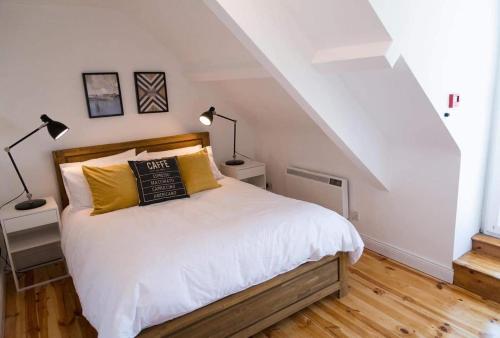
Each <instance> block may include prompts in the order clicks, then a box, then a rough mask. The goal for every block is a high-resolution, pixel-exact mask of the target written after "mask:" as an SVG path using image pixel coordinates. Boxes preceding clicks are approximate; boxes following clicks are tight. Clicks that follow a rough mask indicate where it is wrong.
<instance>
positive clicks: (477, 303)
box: [5, 252, 500, 338]
mask: <svg viewBox="0 0 500 338" xmlns="http://www.w3.org/2000/svg"><path fill="white" fill-rule="evenodd" d="M349 281H350V282H349V284H350V286H349V288H350V290H349V294H348V295H347V296H346V297H344V298H342V299H341V300H338V299H336V298H335V297H334V296H331V297H327V298H325V299H323V300H322V301H320V302H318V303H316V304H313V305H312V306H310V307H308V308H306V309H305V310H303V311H301V312H299V313H298V314H296V315H293V316H291V317H290V318H287V319H285V320H283V321H281V322H279V323H278V324H276V325H275V326H273V327H271V328H269V329H267V330H264V331H263V332H261V333H259V334H258V335H256V336H255V337H256V338H281V337H297V338H300V337H315V338H316V337H405V336H421V337H500V304H498V303H495V302H492V301H488V300H484V299H482V298H480V297H478V296H476V295H474V294H472V293H470V292H468V291H465V290H463V289H461V288H459V287H456V286H453V285H449V284H446V283H443V282H439V281H437V280H435V279H433V278H430V277H428V276H425V275H422V274H420V273H417V272H415V271H413V270H411V269H410V268H408V267H405V266H402V265H400V264H398V263H395V262H393V261H391V260H389V259H386V258H384V257H382V256H379V255H377V254H374V253H371V252H366V253H365V254H364V255H363V257H362V258H361V260H360V261H359V262H358V263H357V264H356V265H355V266H354V267H351V268H350V279H349ZM499 292H500V291H499ZM5 337H7V338H10V337H43V338H44V337H50V338H58V337H96V332H95V330H94V329H93V328H92V327H91V326H90V324H88V323H87V321H86V320H85V318H84V317H83V316H82V314H81V307H80V305H79V301H78V297H77V295H76V293H75V290H74V287H73V284H72V282H71V279H66V280H63V281H58V282H55V283H53V284H50V285H48V286H46V287H40V288H38V289H36V290H28V291H26V292H24V293H21V294H17V293H16V292H15V289H14V285H13V282H12V281H10V278H9V282H8V283H7V302H6V320H5Z"/></svg>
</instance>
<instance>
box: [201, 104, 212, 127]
mask: <svg viewBox="0 0 500 338" xmlns="http://www.w3.org/2000/svg"><path fill="white" fill-rule="evenodd" d="M214 114H215V108H214V107H210V109H209V110H207V111H206V112H204V113H203V114H201V115H200V122H201V123H203V124H204V125H206V126H210V125H211V124H212V122H213V120H214Z"/></svg>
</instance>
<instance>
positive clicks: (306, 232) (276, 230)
mask: <svg viewBox="0 0 500 338" xmlns="http://www.w3.org/2000/svg"><path fill="white" fill-rule="evenodd" d="M219 182H220V183H221V185H222V186H221V187H220V188H217V189H213V190H208V191H204V192H201V193H198V194H195V195H193V196H191V197H190V198H188V199H182V200H173V201H168V202H164V203H160V204H154V205H149V206H146V207H133V208H128V209H123V210H118V211H114V212H111V213H107V214H103V215H97V216H90V211H91V210H90V209H73V208H71V207H67V208H66V209H65V210H64V212H63V217H62V222H63V227H62V247H63V251H64V254H65V257H66V260H67V264H68V269H69V272H70V274H71V276H72V277H73V282H74V284H75V288H76V291H77V293H78V296H79V298H80V302H81V304H82V310H83V314H84V316H85V317H86V318H87V319H88V320H89V322H90V323H91V324H92V325H93V326H94V327H95V328H96V330H97V331H98V333H99V336H100V337H106V338H107V337H117V338H118V337H124V338H125V337H127V338H129V337H134V336H136V335H137V334H138V333H139V332H140V331H141V330H142V329H144V328H146V327H149V326H153V325H156V324H160V323H163V322H165V321H167V320H170V319H173V318H176V317H178V316H182V315H184V314H186V313H189V312H191V311H194V310H196V309H198V308H201V307H203V306H205V305H207V304H210V303H212V302H215V301H217V300H219V299H221V298H224V297H226V296H228V295H231V294H233V293H236V292H239V291H242V290H244V289H247V288H249V287H251V286H253V285H256V284H259V283H262V282H264V281H267V280H269V279H271V278H273V277H275V276H277V275H279V274H282V273H285V272H288V271H290V270H292V269H294V268H296V267H297V266H299V265H301V264H303V263H305V262H308V261H316V260H320V259H321V258H323V257H324V256H327V255H333V254H335V253H337V252H338V251H345V252H349V257H350V261H351V262H355V261H356V260H357V259H358V258H359V257H360V255H361V253H362V250H363V242H362V240H361V238H360V236H359V234H358V232H357V231H356V229H355V228H354V226H353V225H352V224H351V223H350V222H349V221H347V220H346V219H345V218H343V217H342V216H340V215H338V214H337V213H335V212H333V211H331V210H328V209H326V208H323V207H321V206H318V205H315V204H312V203H307V202H303V201H298V200H294V199H291V198H287V197H283V196H280V195H277V194H273V193H270V192H267V191H265V190H263V189H260V188H257V187H254V186H252V185H249V184H247V183H243V182H240V181H237V180H235V179H232V178H224V179H222V180H220V181H219Z"/></svg>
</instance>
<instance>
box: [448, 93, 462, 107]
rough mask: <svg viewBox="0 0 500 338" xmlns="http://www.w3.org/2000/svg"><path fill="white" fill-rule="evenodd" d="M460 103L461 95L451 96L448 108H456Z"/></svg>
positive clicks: (449, 96)
mask: <svg viewBox="0 0 500 338" xmlns="http://www.w3.org/2000/svg"><path fill="white" fill-rule="evenodd" d="M459 103H460V95H458V94H450V95H448V108H456V107H458V104H459Z"/></svg>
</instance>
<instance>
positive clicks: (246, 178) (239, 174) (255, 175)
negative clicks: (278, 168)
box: [220, 159, 266, 189]
mask: <svg viewBox="0 0 500 338" xmlns="http://www.w3.org/2000/svg"><path fill="white" fill-rule="evenodd" d="M220 169H221V172H222V173H223V174H224V175H226V176H229V177H232V178H236V179H237V180H240V181H243V182H247V183H250V184H252V185H255V186H257V187H259V188H262V189H266V165H265V164H264V163H261V162H257V161H252V160H248V159H247V160H245V163H244V164H242V165H233V166H231V165H227V164H225V163H222V164H221V165H220Z"/></svg>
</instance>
